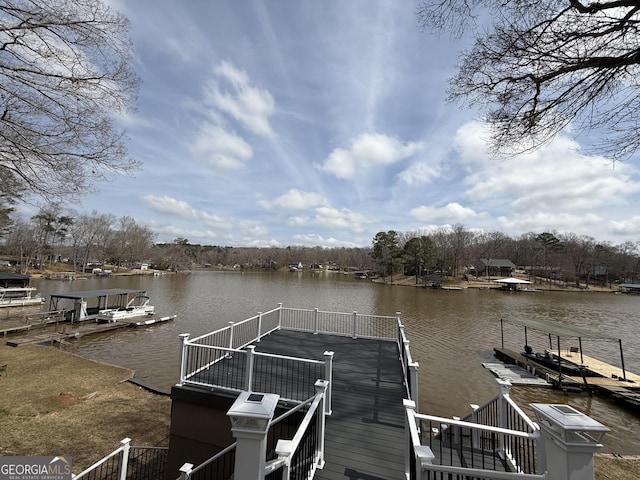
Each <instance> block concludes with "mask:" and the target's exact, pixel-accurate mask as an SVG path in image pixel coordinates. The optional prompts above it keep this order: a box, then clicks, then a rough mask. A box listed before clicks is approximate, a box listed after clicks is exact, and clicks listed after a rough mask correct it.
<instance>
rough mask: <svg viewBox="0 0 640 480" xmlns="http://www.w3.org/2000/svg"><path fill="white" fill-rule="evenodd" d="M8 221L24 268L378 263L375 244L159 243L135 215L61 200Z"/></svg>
mask: <svg viewBox="0 0 640 480" xmlns="http://www.w3.org/2000/svg"><path fill="white" fill-rule="evenodd" d="M3 226H4V228H2V229H1V231H0V232H1V233H0V235H1V236H2V239H3V240H4V242H3V245H2V246H1V248H0V255H2V256H3V257H4V258H7V259H10V260H11V262H12V264H14V265H17V269H18V270H19V271H20V272H21V273H28V272H29V271H33V270H44V269H47V268H51V267H52V265H53V264H54V263H59V262H61V261H64V262H68V263H69V269H70V270H71V269H73V270H74V271H83V270H85V268H87V266H88V265H91V264H95V263H99V264H103V265H106V264H108V265H113V266H115V269H116V271H117V270H118V269H119V268H121V267H129V268H130V267H132V266H134V265H135V264H137V263H141V262H144V263H149V264H151V265H152V266H153V267H154V268H157V269H161V270H171V271H181V270H187V269H190V268H193V267H194V266H200V267H203V266H211V267H224V268H240V269H279V268H286V267H287V266H288V265H289V264H293V263H295V264H297V263H298V262H302V263H303V264H305V265H310V264H318V265H336V266H338V267H339V268H358V269H371V268H372V267H373V266H374V265H375V262H374V261H373V259H372V258H371V255H370V248H336V249H325V248H322V247H296V246H291V247H286V248H276V247H274V248H257V247H256V248H254V247H228V246H224V247H222V246H210V245H197V244H192V243H190V242H189V241H188V240H187V239H185V238H177V239H175V240H174V241H173V242H171V243H156V236H157V235H156V234H155V233H154V232H153V231H152V230H151V229H150V228H148V227H146V226H143V225H140V224H138V223H137V222H136V221H135V220H134V219H133V218H131V217H127V216H125V217H121V218H116V217H115V216H114V215H111V214H104V213H99V212H96V211H93V212H91V213H90V214H88V215H85V214H73V213H70V212H68V211H63V209H62V208H61V207H59V206H56V205H53V206H48V207H46V208H43V209H41V210H40V211H39V212H38V214H36V215H34V216H33V217H31V218H30V219H29V220H11V221H9V220H8V219H7V220H6V221H5V222H4V225H3Z"/></svg>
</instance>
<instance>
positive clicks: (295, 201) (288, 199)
mask: <svg viewBox="0 0 640 480" xmlns="http://www.w3.org/2000/svg"><path fill="white" fill-rule="evenodd" d="M258 203H259V204H260V205H261V206H262V207H263V208H266V209H272V208H284V209H290V210H306V209H310V208H316V207H322V206H327V205H329V200H327V198H326V197H324V196H323V195H321V194H319V193H316V192H303V191H301V190H298V189H297V188H292V189H291V190H289V191H288V192H287V193H285V194H283V195H280V196H279V197H277V198H274V199H273V200H271V201H268V200H259V201H258Z"/></svg>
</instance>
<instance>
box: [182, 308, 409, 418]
mask: <svg viewBox="0 0 640 480" xmlns="http://www.w3.org/2000/svg"><path fill="white" fill-rule="evenodd" d="M279 329H282V330H292V331H300V332H309V333H314V334H331V335H341V336H350V337H352V338H367V339H377V340H385V341H395V342H397V343H398V350H399V352H401V353H400V358H401V359H402V362H403V370H404V374H405V379H406V382H405V384H406V386H407V392H408V393H407V395H409V396H410V398H412V399H416V400H417V392H418V388H417V368H418V364H417V363H415V362H413V361H412V359H411V354H410V353H409V348H408V345H409V342H408V341H407V340H406V336H405V334H404V327H403V326H402V324H401V323H400V314H399V313H398V314H397V316H396V317H390V316H380V315H362V314H358V313H357V312H352V313H340V312H326V311H321V310H319V309H317V308H316V309H313V310H305V309H294V308H284V307H283V306H282V304H279V305H278V307H277V308H275V309H273V310H271V311H268V312H266V313H258V314H257V315H256V316H254V317H251V318H248V319H246V320H243V321H241V322H238V323H234V322H229V325H228V326H227V327H224V328H222V329H219V330H216V331H214V332H211V333H208V334H206V335H201V336H199V337H196V338H193V339H190V338H189V335H188V334H182V335H180V338H181V354H180V356H181V362H180V378H179V384H180V385H184V384H187V385H196V386H203V387H214V388H222V389H228V390H233V391H242V390H248V391H260V392H264V393H277V394H278V395H280V396H281V397H282V398H283V399H286V400H294V401H303V400H305V399H307V398H309V396H310V395H312V394H313V384H314V382H315V381H316V380H317V379H324V380H328V381H329V391H328V394H327V401H326V402H325V404H326V409H327V412H328V413H329V412H330V411H331V410H330V408H331V379H332V362H333V353H332V352H325V360H324V362H320V361H318V360H308V359H301V358H294V357H285V356H281V355H269V354H264V353H259V352H255V351H254V350H253V345H252V344H254V343H258V342H259V341H260V339H261V338H262V337H264V336H265V335H268V334H270V333H272V332H273V331H275V330H279ZM257 367H262V368H257ZM264 371H268V372H271V375H270V376H268V377H265V376H264V375H263V374H260V373H259V372H264ZM280 372H286V374H287V375H289V377H290V378H281V377H277V375H281V373H280ZM293 378H295V379H296V381H295V382H291V381H287V380H289V379H293ZM300 379H303V381H302V382H300ZM292 388H295V390H292ZM283 389H284V390H283Z"/></svg>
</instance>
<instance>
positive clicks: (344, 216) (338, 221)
mask: <svg viewBox="0 0 640 480" xmlns="http://www.w3.org/2000/svg"><path fill="white" fill-rule="evenodd" d="M288 223H289V225H291V226H295V227H301V226H310V225H312V226H316V227H322V228H328V229H332V230H347V231H351V232H363V231H364V230H365V228H366V226H367V225H370V224H371V223H373V219H370V218H368V217H366V216H365V215H362V214H360V213H356V212H352V211H351V210H349V209H348V208H342V209H337V208H332V207H318V208H316V209H315V215H314V216H305V215H299V216H293V217H290V218H289V221H288Z"/></svg>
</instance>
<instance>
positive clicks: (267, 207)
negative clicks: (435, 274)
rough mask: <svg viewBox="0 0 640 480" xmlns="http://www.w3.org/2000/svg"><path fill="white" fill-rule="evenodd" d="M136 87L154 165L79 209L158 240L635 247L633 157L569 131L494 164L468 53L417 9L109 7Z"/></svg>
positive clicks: (232, 0)
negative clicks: (487, 238)
mask: <svg viewBox="0 0 640 480" xmlns="http://www.w3.org/2000/svg"><path fill="white" fill-rule="evenodd" d="M107 3H108V4H109V5H111V6H112V7H113V8H115V9H116V10H119V11H121V12H122V13H124V14H125V15H126V16H127V17H128V18H129V20H130V22H131V30H130V36H131V40H132V42H133V45H134V49H135V52H134V62H135V63H134V65H135V69H136V71H137V72H138V74H139V75H140V77H141V80H142V84H141V87H140V92H139V100H138V110H137V112H136V113H135V114H133V115H131V116H130V117H128V118H126V119H123V122H124V126H126V129H127V133H128V136H129V140H128V144H127V145H128V149H129V153H130V155H131V156H132V157H133V158H135V159H137V160H140V161H141V162H142V163H143V166H142V168H141V169H140V170H139V171H137V172H136V173H135V174H134V175H132V176H113V177H110V178H109V180H108V181H105V182H102V183H101V184H98V185H97V189H96V190H95V191H92V192H87V194H86V195H85V196H83V198H82V199H81V202H80V203H78V204H74V208H75V209H76V211H79V212H81V213H90V212H91V211H93V210H96V211H98V212H100V213H111V214H114V215H116V216H117V217H121V216H130V217H133V218H134V219H135V220H136V221H137V222H138V223H139V224H141V225H146V226H147V227H149V228H150V229H152V230H153V231H154V232H156V233H157V241H159V242H171V241H173V240H175V239H177V238H186V239H187V240H188V241H189V242H190V243H194V244H195V243H199V244H203V245H221V246H222V245H224V246H258V247H269V246H280V247H284V246H289V245H291V246H294V245H300V246H302V245H305V246H323V247H354V246H370V245H371V243H372V240H373V237H374V236H375V234H376V233H377V232H380V231H388V230H396V231H398V232H413V231H423V232H428V231H431V230H433V229H435V228H441V227H447V226H453V225H457V224H460V225H463V226H464V227H466V228H467V229H469V230H478V231H487V232H495V231H500V232H503V233H505V234H507V235H509V236H512V237H517V236H519V235H521V234H523V233H527V232H535V233H541V232H545V231H557V232H560V233H562V232H571V233H575V234H578V235H589V236H592V237H594V238H595V239H596V240H598V241H611V242H612V243H614V244H621V243H623V242H625V241H629V240H630V241H634V242H635V241H638V240H640V209H639V202H640V175H639V172H638V166H637V165H636V164H635V163H634V161H633V160H630V161H626V162H616V163H615V164H613V163H612V162H611V160H610V159H607V158H605V157H601V156H595V155H588V154H586V153H585V151H584V150H583V149H582V148H581V145H580V143H579V141H578V140H575V139H573V138H572V135H571V132H570V131H567V132H564V133H563V134H561V135H559V136H557V137H556V138H555V139H554V140H553V141H552V142H551V143H550V144H548V145H547V146H545V147H544V148H542V149H541V150H538V151H536V152H534V153H530V154H527V155H522V156H519V157H514V158H506V159H504V158H503V159H498V158H495V157H492V156H490V155H489V153H488V151H487V146H486V142H485V139H486V138H487V132H486V130H485V128H484V126H483V124H482V122H481V121H480V114H481V112H478V111H473V110H469V109H461V108H460V107H459V106H458V105H456V104H452V103H448V102H447V100H446V97H447V92H446V90H447V80H448V78H449V77H451V76H452V75H453V73H454V72H455V67H456V62H457V60H458V57H459V54H460V52H461V51H462V49H464V48H465V43H464V39H463V40H460V41H455V40H452V39H451V38H449V37H443V38H438V37H435V36H433V35H431V34H430V33H428V32H425V31H422V30H421V29H420V28H419V27H418V24H417V20H416V17H415V9H416V5H417V3H416V2H398V1H394V0H350V1H343V0H323V1H317V0H315V1H308V0H296V1H288V2H286V1H266V0H253V1H252V0H242V1H239V0H216V1H209V0H189V1H176V0H173V1H171V0H136V1H129V0H127V1H125V0H109V1H108V2H107Z"/></svg>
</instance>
